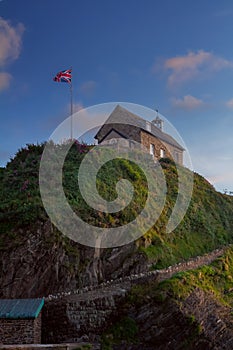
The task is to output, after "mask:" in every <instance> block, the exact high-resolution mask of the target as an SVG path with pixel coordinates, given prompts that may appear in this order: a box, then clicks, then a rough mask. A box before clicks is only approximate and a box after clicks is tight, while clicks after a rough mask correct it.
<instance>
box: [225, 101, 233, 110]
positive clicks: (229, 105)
mask: <svg viewBox="0 0 233 350" xmlns="http://www.w3.org/2000/svg"><path fill="white" fill-rule="evenodd" d="M226 106H227V107H228V108H231V109H233V98H231V99H230V100H229V101H227V102H226Z"/></svg>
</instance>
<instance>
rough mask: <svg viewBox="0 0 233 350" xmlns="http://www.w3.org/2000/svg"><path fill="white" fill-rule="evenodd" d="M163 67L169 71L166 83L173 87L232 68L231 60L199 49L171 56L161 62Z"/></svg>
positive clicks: (232, 62)
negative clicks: (182, 54)
mask: <svg viewBox="0 0 233 350" xmlns="http://www.w3.org/2000/svg"><path fill="white" fill-rule="evenodd" d="M163 67H164V69H165V70H166V71H168V72H169V76H168V85H169V86H170V87H174V86H176V85H181V84H183V83H186V82H187V81H190V80H193V79H196V78H198V77H203V75H204V76H205V74H207V73H214V72H217V71H220V70H222V69H225V68H230V69H232V68H233V61H229V60H226V59H224V58H222V57H219V56H216V55H214V54H213V53H211V52H208V51H204V50H199V51H197V52H193V51H190V52H189V53H188V54H187V55H184V56H176V57H171V58H169V59H167V60H165V61H164V62H163Z"/></svg>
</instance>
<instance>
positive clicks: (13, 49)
mask: <svg viewBox="0 0 233 350" xmlns="http://www.w3.org/2000/svg"><path fill="white" fill-rule="evenodd" d="M24 30H25V28H24V25H23V24H22V23H18V24H17V26H16V27H13V26H12V25H11V24H10V22H8V21H6V20H5V19H3V18H2V17H0V68H2V69H4V68H5V66H6V65H7V64H8V63H9V62H11V61H14V60H16V59H17V58H18V57H19V55H20V52H21V47H22V35H23V32H24ZM11 79H12V76H11V75H10V74H9V73H6V72H1V73H0V91H3V90H5V89H7V88H8V87H9V86H10V81H11Z"/></svg>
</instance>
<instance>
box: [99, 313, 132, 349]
mask: <svg viewBox="0 0 233 350" xmlns="http://www.w3.org/2000/svg"><path fill="white" fill-rule="evenodd" d="M137 333H138V327H137V324H136V322H135V321H134V319H132V318H130V317H128V316H123V317H122V318H120V319H119V320H118V321H117V322H115V323H114V325H113V326H110V327H109V328H108V329H107V330H106V331H105V332H104V334H103V335H102V341H101V349H103V350H111V349H112V346H113V345H114V344H119V343H121V342H122V341H123V342H124V343H125V344H134V343H137Z"/></svg>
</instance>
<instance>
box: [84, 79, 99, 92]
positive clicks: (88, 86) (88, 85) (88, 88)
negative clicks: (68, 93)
mask: <svg viewBox="0 0 233 350" xmlns="http://www.w3.org/2000/svg"><path fill="white" fill-rule="evenodd" d="M96 85H97V84H96V82H95V81H94V80H88V81H86V82H85V83H83V84H82V85H81V88H80V89H81V91H82V92H83V93H84V94H85V95H91V94H92V93H93V92H94V90H95V89H96Z"/></svg>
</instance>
